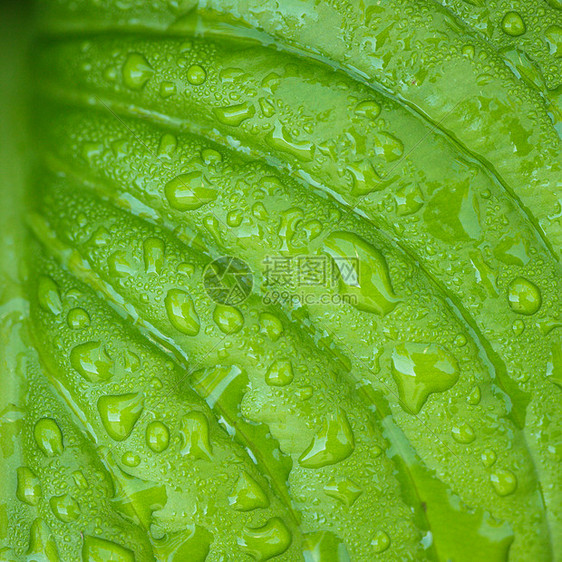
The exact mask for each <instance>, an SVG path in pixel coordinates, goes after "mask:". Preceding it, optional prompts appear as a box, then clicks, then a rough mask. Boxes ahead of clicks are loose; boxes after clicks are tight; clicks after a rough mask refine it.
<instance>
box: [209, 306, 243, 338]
mask: <svg viewBox="0 0 562 562" xmlns="http://www.w3.org/2000/svg"><path fill="white" fill-rule="evenodd" d="M213 320H214V321H215V323H216V325H217V326H218V327H219V329H220V330H221V332H223V333H224V334H236V333H238V332H239V331H240V330H241V329H242V326H244V316H242V313H241V312H240V311H239V310H238V309H237V308H234V307H233V306H226V305H222V304H217V306H216V307H215V310H214V311H213Z"/></svg>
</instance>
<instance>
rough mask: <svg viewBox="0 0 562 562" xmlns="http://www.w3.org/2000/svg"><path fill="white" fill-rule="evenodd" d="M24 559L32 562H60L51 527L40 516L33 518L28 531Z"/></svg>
mask: <svg viewBox="0 0 562 562" xmlns="http://www.w3.org/2000/svg"><path fill="white" fill-rule="evenodd" d="M26 554H27V557H26V560H28V561H30V562H34V561H35V560H37V561H39V560H40V561H41V562H60V561H61V558H60V556H59V552H58V549H57V543H56V541H55V537H54V535H53V533H52V532H51V529H50V528H49V526H48V525H47V523H45V521H44V520H43V519H41V518H37V519H35V521H34V522H33V524H32V525H31V529H30V531H29V548H28V549H27V553H26Z"/></svg>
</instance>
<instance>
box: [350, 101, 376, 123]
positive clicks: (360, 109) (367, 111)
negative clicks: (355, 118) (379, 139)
mask: <svg viewBox="0 0 562 562" xmlns="http://www.w3.org/2000/svg"><path fill="white" fill-rule="evenodd" d="M380 113H381V106H380V104H379V103H377V102H376V101H375V100H365V101H360V102H359V103H358V104H357V105H356V106H355V114H356V115H359V116H360V117H366V118H367V119H371V120H372V121H374V120H375V119H376V118H377V117H378V116H379V115H380Z"/></svg>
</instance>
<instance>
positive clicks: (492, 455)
mask: <svg viewBox="0 0 562 562" xmlns="http://www.w3.org/2000/svg"><path fill="white" fill-rule="evenodd" d="M481 459H482V464H483V465H484V466H485V467H486V468H490V467H492V466H493V465H494V463H495V462H496V460H497V455H496V452H495V451H492V449H485V450H484V451H482V455H481Z"/></svg>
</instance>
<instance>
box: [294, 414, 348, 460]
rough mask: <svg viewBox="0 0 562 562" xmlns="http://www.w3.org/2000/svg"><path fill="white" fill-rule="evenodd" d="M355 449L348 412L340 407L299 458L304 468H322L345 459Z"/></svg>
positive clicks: (325, 422)
mask: <svg viewBox="0 0 562 562" xmlns="http://www.w3.org/2000/svg"><path fill="white" fill-rule="evenodd" d="M354 449H355V440H354V438H353V431H352V429H351V425H349V421H348V419H347V415H346V413H345V412H344V411H343V410H342V409H341V408H340V409H338V410H337V412H336V413H334V414H331V415H330V416H329V417H328V418H327V419H326V420H325V421H324V424H323V426H322V429H321V430H320V431H319V432H318V433H317V435H316V436H315V437H314V439H313V440H312V442H311V443H310V445H309V446H308V447H307V449H306V450H305V451H304V452H303V454H302V455H301V456H300V458H299V463H300V465H301V466H303V467H304V468H322V467H323V466H328V465H331V464H336V463H338V462H341V461H343V460H344V459H346V458H347V457H349V455H351V453H353V450H354Z"/></svg>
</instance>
